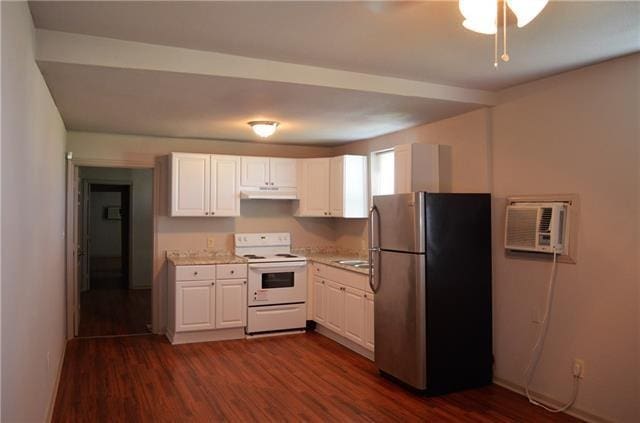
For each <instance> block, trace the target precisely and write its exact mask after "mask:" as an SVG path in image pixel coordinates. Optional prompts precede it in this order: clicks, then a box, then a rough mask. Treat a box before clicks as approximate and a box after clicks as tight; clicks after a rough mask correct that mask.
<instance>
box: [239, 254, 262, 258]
mask: <svg viewBox="0 0 640 423" xmlns="http://www.w3.org/2000/svg"><path fill="white" fill-rule="evenodd" d="M243 257H246V258H248V259H263V258H266V257H264V256H256V255H255V254H245V255H244V256H243Z"/></svg>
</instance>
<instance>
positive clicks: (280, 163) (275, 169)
mask: <svg viewBox="0 0 640 423" xmlns="http://www.w3.org/2000/svg"><path fill="white" fill-rule="evenodd" d="M296 176H297V169H296V159H280V158H271V159H269V179H270V185H273V186H275V187H280V188H295V187H296V186H297V180H296V179H297V178H296Z"/></svg>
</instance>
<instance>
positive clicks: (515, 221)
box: [507, 208, 538, 248]
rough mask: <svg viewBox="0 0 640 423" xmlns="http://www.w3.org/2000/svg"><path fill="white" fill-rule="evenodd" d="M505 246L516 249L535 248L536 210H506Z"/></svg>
mask: <svg viewBox="0 0 640 423" xmlns="http://www.w3.org/2000/svg"><path fill="white" fill-rule="evenodd" d="M508 213H509V214H508V216H507V219H508V221H509V224H508V225H507V245H511V246H518V247H531V248H535V246H536V225H537V220H538V210H537V209H533V208H531V209H516V208H510V209H508Z"/></svg>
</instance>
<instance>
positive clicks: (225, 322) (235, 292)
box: [216, 279, 247, 329]
mask: <svg viewBox="0 0 640 423" xmlns="http://www.w3.org/2000/svg"><path fill="white" fill-rule="evenodd" d="M246 325H247V280H246V279H226V280H218V282H217V284H216V328H218V329H220V328H237V327H244V326H246Z"/></svg>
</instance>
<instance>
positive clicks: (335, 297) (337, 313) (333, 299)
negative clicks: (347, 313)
mask: <svg viewBox="0 0 640 423" xmlns="http://www.w3.org/2000/svg"><path fill="white" fill-rule="evenodd" d="M344 293H345V287H343V286H342V285H340V284H337V283H335V282H331V281H326V283H325V294H326V301H325V305H326V312H327V320H326V321H325V324H326V326H327V327H328V328H329V329H332V330H334V331H335V332H338V333H341V334H343V333H344Z"/></svg>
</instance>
